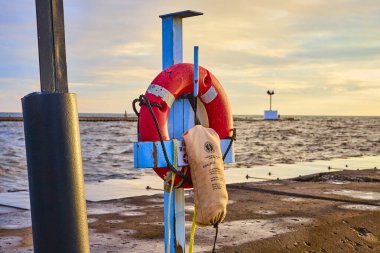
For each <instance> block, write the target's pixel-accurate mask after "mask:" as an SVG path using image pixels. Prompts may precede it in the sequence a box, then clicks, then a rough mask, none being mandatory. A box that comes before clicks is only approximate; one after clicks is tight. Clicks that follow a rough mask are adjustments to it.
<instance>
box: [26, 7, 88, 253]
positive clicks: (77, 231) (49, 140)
mask: <svg viewBox="0 0 380 253" xmlns="http://www.w3.org/2000/svg"><path fill="white" fill-rule="evenodd" d="M36 13H37V31H38V48H39V60H40V79H41V92H36V93H31V94H29V95H26V96H25V97H23V98H22V107H23V116H24V130H25V145H26V157H27V165H28V180H29V192H30V204H31V214H32V230H33V245H34V252H39V253H50V252H54V253H67V252H70V253H88V252H90V250H89V241H88V227H87V216H86V201H85V196H84V180H83V171H82V155H81V145H80V136H79V121H78V112H77V106H76V95H75V94H73V93H68V84H67V71H66V53H65V33H64V19H63V3H62V0H36Z"/></svg>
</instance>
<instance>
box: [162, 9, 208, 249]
mask: <svg viewBox="0 0 380 253" xmlns="http://www.w3.org/2000/svg"><path fill="white" fill-rule="evenodd" d="M199 15H203V13H201V12H195V11H181V12H175V13H169V14H165V15H161V16H160V18H161V19H162V69H166V68H168V67H170V66H172V65H174V64H177V63H181V62H182V57H183V56H182V51H183V50H182V19H183V18H187V17H193V16H199ZM174 127H175V126H174ZM170 138H173V136H170ZM176 138H178V137H176ZM168 203H169V193H168V192H165V193H164V220H165V222H164V223H165V252H166V249H167V247H168V238H167V233H168V230H169V228H168V227H167V224H168V222H167V220H168V219H170V231H171V236H170V252H171V253H175V252H185V194H184V190H183V189H176V190H175V191H174V192H173V194H172V199H171V207H170V208H171V210H175V211H174V212H173V211H172V212H170V213H171V215H170V217H168V208H169V205H168Z"/></svg>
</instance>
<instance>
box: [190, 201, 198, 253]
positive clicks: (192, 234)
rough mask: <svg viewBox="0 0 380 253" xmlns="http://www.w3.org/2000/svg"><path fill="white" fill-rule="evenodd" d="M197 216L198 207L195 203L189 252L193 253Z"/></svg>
mask: <svg viewBox="0 0 380 253" xmlns="http://www.w3.org/2000/svg"><path fill="white" fill-rule="evenodd" d="M196 216H197V208H196V206H195V205H194V214H193V223H192V224H191V230H190V242H189V253H193V247H194V236H195V229H196V228H197V223H196V222H195V221H196Z"/></svg>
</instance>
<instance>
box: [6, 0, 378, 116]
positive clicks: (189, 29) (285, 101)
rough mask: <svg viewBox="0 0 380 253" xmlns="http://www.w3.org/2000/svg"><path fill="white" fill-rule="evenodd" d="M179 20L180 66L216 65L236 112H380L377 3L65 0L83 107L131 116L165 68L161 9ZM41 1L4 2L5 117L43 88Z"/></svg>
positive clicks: (72, 74) (69, 50)
mask: <svg viewBox="0 0 380 253" xmlns="http://www.w3.org/2000/svg"><path fill="white" fill-rule="evenodd" d="M181 10H194V11H200V12H203V13H204V15H203V16H198V17H192V18H187V19H184V21H183V40H184V45H183V47H184V49H183V50H184V62H192V61H193V46H195V45H198V46H199V48H200V49H199V63H200V65H201V66H203V67H206V68H207V69H208V70H210V71H211V72H212V73H213V74H214V75H215V76H216V77H217V78H218V80H219V81H220V82H221V84H222V85H223V87H224V89H225V90H226V92H227V94H228V96H229V99H230V102H231V107H232V111H233V113H234V114H263V111H264V110H266V109H268V107H269V97H268V95H267V94H266V91H267V90H268V89H270V90H274V91H275V95H274V96H273V107H274V109H277V110H278V111H279V113H280V114H281V115H358V116H380V29H379V26H378V25H379V24H380V1H375V0H329V1H326V0H282V1H278V0H276V1H275V0H255V1H252V0H234V1H227V0H208V1H205V0H181V1H168V0H138V1H136V0H109V1H104V0H81V1H76V0H64V11H65V31H66V54H67V56H66V57H67V71H68V80H69V89H70V92H73V93H76V94H77V99H78V110H79V112H81V113H88V112H93V113H124V111H125V110H127V111H128V112H130V113H131V112H132V109H131V102H132V100H133V99H134V98H136V97H138V95H140V94H143V93H145V90H146V88H147V87H148V85H149V84H150V83H151V81H152V80H153V79H154V77H155V76H156V75H158V74H159V73H160V72H161V68H162V66H161V57H162V54H161V20H160V18H159V17H158V16H159V15H161V14H165V13H170V12H175V11H181ZM38 64H39V63H38V45H37V27H36V14H35V3H34V1H32V0H17V1H5V0H3V1H0V112H21V101H20V99H21V98H22V97H23V96H25V95H27V94H28V93H31V92H34V91H39V90H40V86H39V65H38Z"/></svg>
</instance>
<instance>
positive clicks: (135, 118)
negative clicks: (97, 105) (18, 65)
mask: <svg viewBox="0 0 380 253" xmlns="http://www.w3.org/2000/svg"><path fill="white" fill-rule="evenodd" d="M23 120H24V119H23V117H17V116H16V117H11V116H6V117H2V116H0V121H23ZM79 121H90V122H91V121H93V122H95V121H132V122H134V121H137V117H97V116H94V117H91V116H79Z"/></svg>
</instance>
